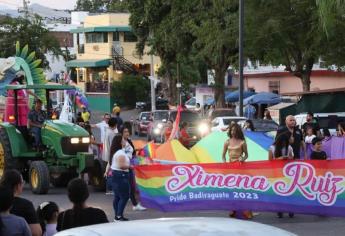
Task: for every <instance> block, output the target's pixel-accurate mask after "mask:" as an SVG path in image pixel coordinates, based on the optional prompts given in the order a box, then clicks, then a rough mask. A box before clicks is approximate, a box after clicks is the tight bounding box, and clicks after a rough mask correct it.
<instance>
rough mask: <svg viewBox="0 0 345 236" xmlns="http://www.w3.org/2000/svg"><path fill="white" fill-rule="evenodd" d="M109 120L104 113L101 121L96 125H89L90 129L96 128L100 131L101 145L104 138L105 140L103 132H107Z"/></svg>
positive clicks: (108, 116) (108, 115) (107, 114)
mask: <svg viewBox="0 0 345 236" xmlns="http://www.w3.org/2000/svg"><path fill="white" fill-rule="evenodd" d="M109 120H110V114H109V113H105V114H104V116H103V120H102V121H101V122H99V123H97V124H91V128H97V129H99V131H100V138H101V143H103V141H104V138H105V132H106V130H107V128H108V127H109V126H108V122H109Z"/></svg>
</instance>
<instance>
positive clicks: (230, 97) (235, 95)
mask: <svg viewBox="0 0 345 236" xmlns="http://www.w3.org/2000/svg"><path fill="white" fill-rule="evenodd" d="M254 94H256V93H255V92H253V91H243V98H247V97H250V96H252V95H254ZM239 98H240V91H239V90H236V91H233V92H231V93H228V94H227V95H226V96H225V101H227V102H238V100H239Z"/></svg>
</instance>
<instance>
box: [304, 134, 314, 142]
mask: <svg viewBox="0 0 345 236" xmlns="http://www.w3.org/2000/svg"><path fill="white" fill-rule="evenodd" d="M315 137H316V135H314V134H313V135H311V136H305V138H304V142H305V143H312V142H313V139H314V138H315Z"/></svg>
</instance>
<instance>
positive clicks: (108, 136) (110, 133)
mask: <svg viewBox="0 0 345 236" xmlns="http://www.w3.org/2000/svg"><path fill="white" fill-rule="evenodd" d="M116 134H118V129H117V119H116V118H115V117H111V118H110V119H109V122H108V127H107V128H106V131H105V137H104V141H103V152H102V161H103V162H104V163H106V164H108V162H109V157H110V152H111V149H110V148H111V143H112V141H113V139H114V137H115V135H116ZM105 178H106V193H105V194H106V195H112V194H113V191H112V172H111V171H109V172H108V173H107V175H106V177H105Z"/></svg>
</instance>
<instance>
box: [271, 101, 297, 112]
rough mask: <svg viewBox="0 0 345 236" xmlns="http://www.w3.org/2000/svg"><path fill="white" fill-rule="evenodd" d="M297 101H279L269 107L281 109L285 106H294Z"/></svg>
mask: <svg viewBox="0 0 345 236" xmlns="http://www.w3.org/2000/svg"><path fill="white" fill-rule="evenodd" d="M294 104H295V103H291V102H286V103H285V102H281V103H278V104H276V105H273V106H270V107H267V109H268V110H280V109H282V108H285V107H289V106H292V105H294Z"/></svg>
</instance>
